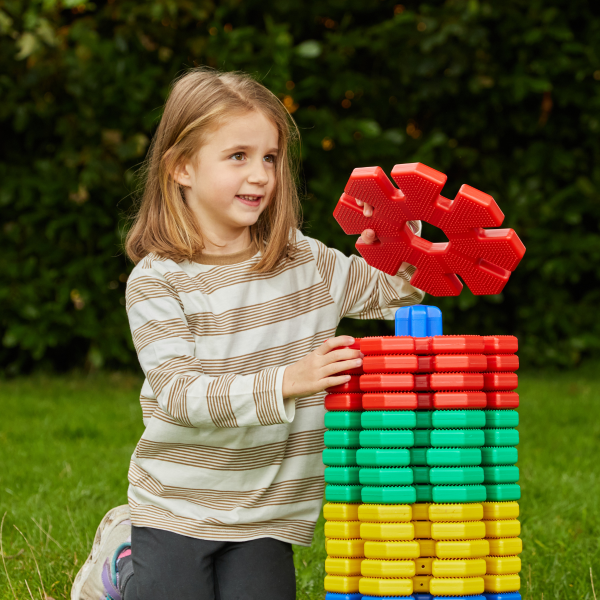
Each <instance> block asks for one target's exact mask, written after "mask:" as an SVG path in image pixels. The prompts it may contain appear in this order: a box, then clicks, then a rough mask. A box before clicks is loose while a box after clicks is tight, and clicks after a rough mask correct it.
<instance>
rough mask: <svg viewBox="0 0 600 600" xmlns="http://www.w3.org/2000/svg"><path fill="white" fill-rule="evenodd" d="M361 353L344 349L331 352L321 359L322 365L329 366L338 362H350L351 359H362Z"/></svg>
mask: <svg viewBox="0 0 600 600" xmlns="http://www.w3.org/2000/svg"><path fill="white" fill-rule="evenodd" d="M362 357H363V353H362V352H361V351H360V350H352V349H351V348H344V349H343V350H332V351H331V352H328V353H327V354H326V355H325V356H324V357H323V364H326V365H328V364H330V363H334V362H338V361H340V360H352V359H353V358H362Z"/></svg>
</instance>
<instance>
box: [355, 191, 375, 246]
mask: <svg viewBox="0 0 600 600" xmlns="http://www.w3.org/2000/svg"><path fill="white" fill-rule="evenodd" d="M355 200H356V204H358V206H362V207H363V215H364V216H365V217H372V216H373V207H372V206H371V205H370V204H369V203H368V202H363V201H362V200H359V199H358V198H355ZM360 238H361V239H362V241H363V242H364V243H365V244H373V243H375V242H376V241H377V235H376V233H375V232H374V231H373V230H372V229H365V230H364V231H363V232H362V233H361V235H360Z"/></svg>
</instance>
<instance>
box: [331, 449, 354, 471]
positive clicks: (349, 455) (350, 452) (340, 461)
mask: <svg viewBox="0 0 600 600" xmlns="http://www.w3.org/2000/svg"><path fill="white" fill-rule="evenodd" d="M357 452H358V450H357V449H356V448H325V450H323V464H325V465H326V466H328V467H354V466H356V465H357V462H356V453H357Z"/></svg>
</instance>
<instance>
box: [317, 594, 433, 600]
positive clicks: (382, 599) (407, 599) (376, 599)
mask: <svg viewBox="0 0 600 600" xmlns="http://www.w3.org/2000/svg"><path fill="white" fill-rule="evenodd" d="M421 596H423V598H422V600H430V598H433V596H430V595H429V594H413V595H412V596H361V597H362V600H421ZM425 596H427V598H425ZM325 600H329V598H326V599H325Z"/></svg>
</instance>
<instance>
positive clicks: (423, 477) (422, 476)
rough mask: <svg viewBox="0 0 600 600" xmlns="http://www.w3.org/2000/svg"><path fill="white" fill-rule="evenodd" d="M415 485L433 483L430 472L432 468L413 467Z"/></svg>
mask: <svg viewBox="0 0 600 600" xmlns="http://www.w3.org/2000/svg"><path fill="white" fill-rule="evenodd" d="M411 469H412V472H413V479H414V481H415V483H431V482H430V481H429V471H430V469H431V467H411Z"/></svg>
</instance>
